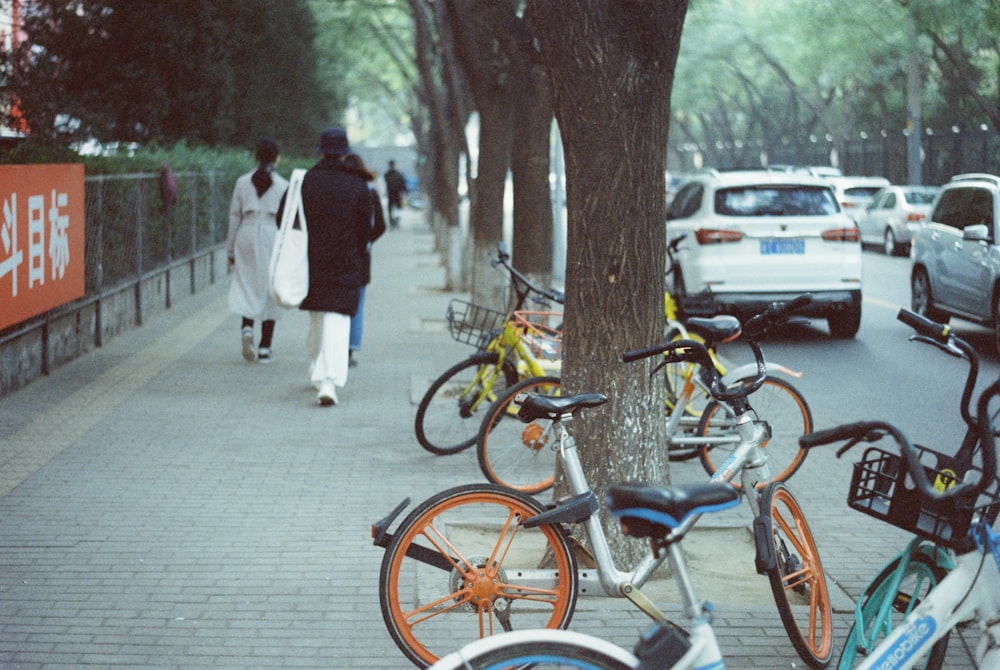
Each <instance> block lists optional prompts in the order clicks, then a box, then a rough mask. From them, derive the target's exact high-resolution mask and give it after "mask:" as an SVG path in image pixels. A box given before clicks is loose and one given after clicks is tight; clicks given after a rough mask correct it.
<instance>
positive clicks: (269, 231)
mask: <svg viewBox="0 0 1000 670" xmlns="http://www.w3.org/2000/svg"><path fill="white" fill-rule="evenodd" d="M279 155H280V149H279V148H278V144H277V143H276V142H275V141H274V140H272V139H267V138H265V139H262V140H261V141H260V142H258V144H257V152H256V159H257V169H256V170H254V171H252V172H247V173H246V174H244V175H242V176H240V177H239V178H238V179H237V180H236V185H235V187H234V188H233V199H232V202H231V204H230V206H229V235H228V238H227V242H226V256H227V259H228V262H229V267H230V268H232V270H233V276H232V281H231V282H230V285H229V309H230V311H232V312H235V313H236V314H239V315H240V316H242V317H243V321H242V323H241V324H240V335H241V342H242V350H243V358H245V359H246V360H247V361H249V362H251V363H252V362H253V361H255V360H259V361H260V362H261V363H270V362H271V339H272V338H273V337H274V322H275V321H276V320H277V318H278V314H279V313H280V312H281V308H280V307H279V306H278V305H277V304H275V302H274V299H273V298H272V297H271V291H270V283H269V277H268V272H269V266H270V261H271V250H272V249H273V248H274V239H275V236H276V235H277V221H278V220H277V219H276V215H277V212H278V207H279V205H280V203H281V200H282V198H283V197H284V195H285V190H286V189H287V188H288V181H287V180H286V179H285V178H283V177H282V176H281V175H279V174H278V173H277V172H275V171H274V168H275V165H277V163H278V158H279ZM256 320H260V321H261V333H260V348H259V349H258V348H257V347H255V346H254V322H255V321H256Z"/></svg>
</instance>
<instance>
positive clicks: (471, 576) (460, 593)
mask: <svg viewBox="0 0 1000 670" xmlns="http://www.w3.org/2000/svg"><path fill="white" fill-rule="evenodd" d="M448 503H449V504H445V505H438V506H435V507H434V508H433V509H432V510H429V512H430V511H433V512H434V514H433V515H430V514H427V515H424V516H423V517H421V518H419V519H417V520H416V522H415V523H414V524H413V525H411V526H410V528H409V529H408V530H407V532H406V534H405V535H404V536H402V537H401V539H400V542H403V543H405V546H409V545H410V544H412V543H413V541H414V540H415V539H417V538H418V537H422V538H424V539H426V540H427V542H428V543H429V544H430V545H431V546H433V547H434V548H435V549H437V550H438V552H439V553H440V554H441V555H442V556H444V557H446V559H447V560H448V561H449V562H450V563H451V564H452V566H453V574H455V575H461V579H456V580H455V582H454V584H455V586H456V588H455V589H454V590H453V591H452V592H451V593H446V594H444V595H443V596H442V597H438V598H434V599H432V600H429V601H428V602H426V603H423V604H421V605H420V606H418V607H416V608H415V609H412V610H405V609H403V607H402V606H401V603H400V602H399V598H398V594H399V589H400V582H399V575H400V562H401V561H403V560H413V559H407V557H406V556H405V550H404V551H399V552H398V553H397V554H396V556H394V558H393V564H392V566H391V568H390V570H389V579H388V589H389V592H390V593H392V594H394V597H393V598H391V603H390V606H391V610H392V617H393V619H394V620H395V622H396V628H397V630H398V632H399V634H400V636H401V637H402V638H403V640H404V642H405V643H406V645H407V646H408V647H409V648H410V649H411V650H412V651H413V652H414V653H416V654H417V655H418V656H420V658H421V659H423V660H424V661H425V662H427V663H428V664H433V663H434V662H435V661H436V660H437V659H438V656H437V655H436V654H435V653H434V652H433V651H431V650H430V649H428V648H427V646H425V644H424V642H422V641H421V639H420V637H419V635H418V633H419V627H420V625H421V624H422V623H424V622H427V621H431V620H433V619H434V618H435V617H439V616H441V615H445V614H448V613H453V612H455V611H456V610H458V609H459V608H463V609H464V610H466V611H468V610H474V615H475V616H476V617H477V619H478V630H479V637H487V636H489V635H493V634H496V633H500V632H502V631H503V628H502V626H501V625H500V623H499V621H498V620H497V615H496V613H495V611H494V609H493V607H492V604H493V603H495V602H496V601H497V600H498V599H499V598H501V597H502V598H504V599H506V600H511V601H518V600H524V601H531V605H532V606H533V607H536V608H541V607H544V606H545V605H546V604H548V605H551V607H552V612H551V614H550V615H549V617H548V621H547V623H546V625H545V627H547V628H557V627H559V625H560V623H561V622H563V621H564V620H565V619H566V609H567V604H568V603H569V602H570V600H571V598H570V593H569V589H570V583H569V582H570V580H568V579H563V578H560V579H558V580H557V581H556V583H555V585H554V586H553V587H552V588H538V587H533V586H527V585H524V584H517V583H516V581H504V580H503V579H500V576H501V575H502V574H503V572H502V571H503V568H504V562H505V560H507V559H508V551H509V550H510V546H511V543H512V541H513V540H514V538H516V537H517V535H518V533H520V532H535V531H534V530H532V531H525V530H524V529H522V528H521V524H522V523H523V521H524V519H526V518H528V517H530V516H533V515H534V514H536V511H535V510H534V509H532V508H530V507H528V506H527V505H525V504H523V503H521V502H520V501H518V500H515V499H513V498H509V497H506V496H503V495H502V494H498V493H495V492H485V491H484V492H472V493H469V494H466V495H460V496H456V497H455V498H454V499H453V500H451V501H448ZM483 503H485V504H491V505H495V506H498V507H506V508H507V515H506V522H505V524H504V527H503V529H502V530H501V531H500V533H499V534H498V538H497V541H496V543H495V544H494V545H493V546H492V548H491V552H490V556H489V561H486V564H485V565H483V564H481V563H483V562H482V561H476V560H475V559H473V558H472V557H471V556H468V555H467V554H466V552H464V551H463V549H462V547H461V546H456V545H455V544H453V543H452V542H451V541H449V540H448V539H447V537H446V534H445V533H444V532H443V531H442V530H441V529H439V528H436V527H435V521H436V520H437V518H438V517H440V516H441V514H443V513H444V512H446V511H448V510H450V509H454V508H456V507H459V506H462V505H470V504H483ZM537 530H538V532H540V533H542V534H543V535H544V537H545V538H546V541H547V542H548V543H549V545H550V546H551V545H560V544H561V539H560V538H559V537H558V532H557V531H556V529H555V528H553V527H551V526H542V527H540V528H538V529H537ZM548 554H549V557H550V558H552V559H554V561H555V564H554V565H553V566H552V570H553V571H555V573H556V574H557V575H568V574H569V573H570V572H571V566H570V563H569V559H568V556H567V555H566V554H565V553H563V552H551V551H550V552H548ZM508 579H510V576H509V575H508ZM468 641H471V640H468ZM456 646H460V645H458V644H456Z"/></svg>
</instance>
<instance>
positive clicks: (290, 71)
mask: <svg viewBox="0 0 1000 670" xmlns="http://www.w3.org/2000/svg"><path fill="white" fill-rule="evenodd" d="M4 1H5V2H9V0H4ZM23 12H24V15H23V21H24V23H23V30H24V33H25V35H26V39H24V40H23V41H22V42H21V44H20V45H19V47H18V48H17V49H16V50H14V51H13V52H11V53H3V54H0V68H2V70H0V72H2V78H0V91H2V92H3V93H4V94H5V98H6V99H7V100H8V101H14V102H15V103H16V106H15V107H14V108H13V109H14V111H16V112H18V113H20V114H21V115H23V121H24V122H26V124H27V126H28V128H29V129H30V132H31V136H32V138H33V140H42V141H51V142H53V143H60V144H65V143H66V142H68V141H72V140H82V139H96V140H98V141H101V142H138V143H141V144H146V143H149V142H152V141H156V142H163V143H167V144H170V143H174V142H177V141H181V140H184V141H186V142H188V143H190V144H204V145H209V146H248V145H252V144H253V143H255V141H256V139H257V138H258V137H260V136H263V135H271V136H274V137H278V138H281V139H282V141H283V143H284V144H286V145H287V146H290V147H302V148H305V147H307V146H311V145H312V143H314V142H315V136H316V132H317V130H318V129H320V128H322V126H323V125H324V124H325V123H326V122H327V121H328V120H329V119H333V118H338V117H339V116H340V113H341V111H342V109H343V107H344V101H343V100H342V98H341V97H340V96H339V95H337V93H336V92H335V91H329V90H324V88H323V86H322V85H321V84H320V79H319V77H318V75H317V62H318V58H317V56H316V53H315V51H314V37H315V32H316V27H315V20H314V17H313V14H312V11H311V10H310V8H309V5H308V2H307V1H306V0H241V2H232V1H231V0H155V1H154V0H76V1H74V2H66V1H65V0H31V2H29V3H24V7H23Z"/></svg>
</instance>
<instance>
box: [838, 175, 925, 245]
mask: <svg viewBox="0 0 1000 670" xmlns="http://www.w3.org/2000/svg"><path fill="white" fill-rule="evenodd" d="M939 190H940V189H939V188H938V187H937V186H887V187H885V188H883V189H882V190H881V191H879V192H878V193H876V194H875V197H874V198H873V199H872V201H871V202H870V203H868V206H866V207H865V208H864V209H863V210H861V212H860V213H859V215H858V217H857V219H856V221H857V223H858V232H859V233H860V234H861V243H862V244H870V245H873V246H878V247H879V248H880V249H882V250H883V251H884V252H885V253H886V254H887V255H889V256H894V255H895V256H905V255H907V254H908V253H909V250H910V240H911V239H912V238H913V234H914V233H915V232H916V230H917V229H918V228H920V226H922V225H924V223H926V222H927V217H928V216H929V215H930V213H931V205H932V204H933V203H934V196H935V195H937V192H938V191H939Z"/></svg>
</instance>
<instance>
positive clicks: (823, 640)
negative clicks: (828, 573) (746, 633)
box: [771, 488, 833, 657]
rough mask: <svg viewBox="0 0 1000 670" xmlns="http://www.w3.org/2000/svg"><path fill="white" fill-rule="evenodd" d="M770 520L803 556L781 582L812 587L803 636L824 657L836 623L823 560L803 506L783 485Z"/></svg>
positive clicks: (773, 499)
mask: <svg viewBox="0 0 1000 670" xmlns="http://www.w3.org/2000/svg"><path fill="white" fill-rule="evenodd" d="M771 521H772V523H774V524H776V525H777V526H778V527H779V528H780V529H781V532H782V534H783V536H784V538H785V539H786V540H787V541H788V542H790V543H791V544H792V546H793V548H794V550H795V552H796V553H797V554H798V556H799V558H800V559H801V560H802V567H801V568H800V569H799V570H796V571H794V572H790V573H788V574H786V575H782V582H783V584H784V587H785V590H786V591H788V590H789V589H796V588H800V587H802V586H803V585H805V586H808V587H809V620H808V627H807V628H806V630H804V631H802V637H803V639H804V640H805V642H806V644H807V645H808V646H809V648H810V649H811V650H812V651H813V653H814V654H815V655H816V656H819V657H824V656H826V655H827V654H828V653H830V650H831V648H832V647H833V630H832V629H833V626H832V613H831V611H830V594H829V592H828V591H827V586H826V579H825V577H824V573H823V564H822V563H821V562H820V559H819V551H818V550H817V549H816V543H815V542H814V541H813V538H812V533H811V532H809V529H808V525H807V524H806V521H805V517H804V516H803V514H802V510H801V508H800V507H799V505H798V503H797V502H796V501H795V499H794V498H793V497H792V496H791V494H790V493H789V492H788V491H787V490H785V489H783V488H779V489H776V490H775V491H774V494H773V497H772V499H771ZM803 529H804V530H803Z"/></svg>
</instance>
